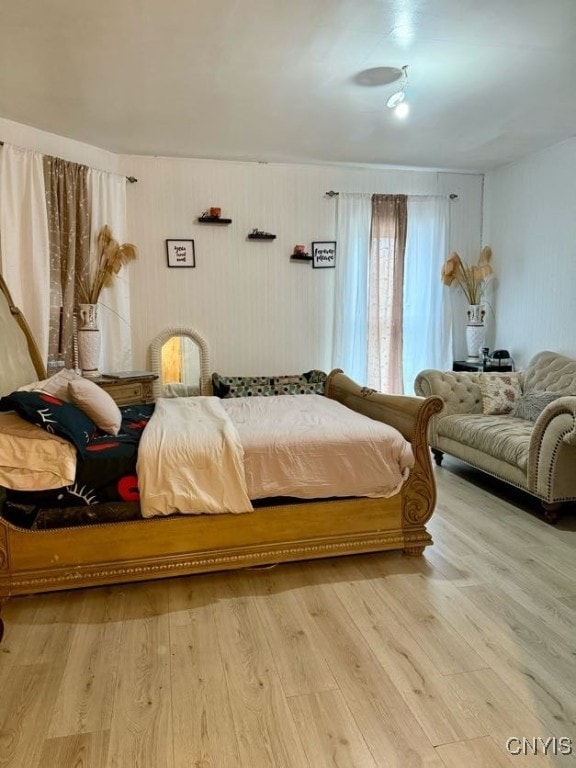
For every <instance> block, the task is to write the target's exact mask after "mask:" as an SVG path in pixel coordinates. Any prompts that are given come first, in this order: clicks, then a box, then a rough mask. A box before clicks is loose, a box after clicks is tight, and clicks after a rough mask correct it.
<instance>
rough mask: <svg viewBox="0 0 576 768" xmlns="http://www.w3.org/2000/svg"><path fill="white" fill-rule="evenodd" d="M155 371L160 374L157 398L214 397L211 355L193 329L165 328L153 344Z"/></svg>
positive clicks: (206, 344)
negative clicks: (211, 378)
mask: <svg viewBox="0 0 576 768" xmlns="http://www.w3.org/2000/svg"><path fill="white" fill-rule="evenodd" d="M150 363H151V370H152V371H154V373H155V374H157V376H158V379H157V380H156V381H155V383H154V395H155V397H194V396H196V395H211V394H212V384H211V381H210V353H209V349H208V343H207V342H206V339H205V338H204V337H203V336H202V335H201V334H200V333H198V331H196V330H194V329H193V328H187V327H185V326H175V327H172V328H165V329H164V330H163V331H161V332H160V333H159V334H158V335H157V336H155V338H154V339H153V340H152V342H151V344H150Z"/></svg>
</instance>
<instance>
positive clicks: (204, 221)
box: [198, 216, 232, 224]
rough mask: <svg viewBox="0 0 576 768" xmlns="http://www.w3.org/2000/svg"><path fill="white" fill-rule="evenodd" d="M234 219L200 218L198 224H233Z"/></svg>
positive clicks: (218, 217)
mask: <svg viewBox="0 0 576 768" xmlns="http://www.w3.org/2000/svg"><path fill="white" fill-rule="evenodd" d="M231 223H232V219H223V218H222V217H220V216H199V217H198V224H231Z"/></svg>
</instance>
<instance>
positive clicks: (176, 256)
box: [166, 240, 196, 267]
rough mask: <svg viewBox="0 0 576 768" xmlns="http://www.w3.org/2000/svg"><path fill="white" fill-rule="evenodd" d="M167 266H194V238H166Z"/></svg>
mask: <svg viewBox="0 0 576 768" xmlns="http://www.w3.org/2000/svg"><path fill="white" fill-rule="evenodd" d="M166 254H167V256H168V266H169V267H195V266H196V253H195V251H194V240H166Z"/></svg>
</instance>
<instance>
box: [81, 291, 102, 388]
mask: <svg viewBox="0 0 576 768" xmlns="http://www.w3.org/2000/svg"><path fill="white" fill-rule="evenodd" d="M79 307H80V327H79V328H78V331H77V337H78V341H77V344H78V354H79V357H80V369H81V371H82V376H85V377H86V378H95V377H96V376H99V375H100V374H99V371H98V364H99V362H100V344H101V335H100V328H98V304H80V305H79Z"/></svg>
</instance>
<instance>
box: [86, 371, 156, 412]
mask: <svg viewBox="0 0 576 768" xmlns="http://www.w3.org/2000/svg"><path fill="white" fill-rule="evenodd" d="M157 378H158V376H156V374H155V373H134V376H127V375H123V374H121V373H119V374H118V376H113V375H110V376H98V377H97V378H95V379H90V381H93V382H94V383H95V384H98V386H99V387H102V389H104V390H106V392H108V394H109V395H110V396H111V397H112V399H113V400H114V402H115V403H116V404H117V405H135V404H137V403H153V402H154V391H153V382H154V381H155V380H156V379H157Z"/></svg>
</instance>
